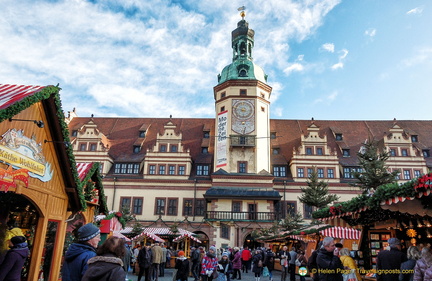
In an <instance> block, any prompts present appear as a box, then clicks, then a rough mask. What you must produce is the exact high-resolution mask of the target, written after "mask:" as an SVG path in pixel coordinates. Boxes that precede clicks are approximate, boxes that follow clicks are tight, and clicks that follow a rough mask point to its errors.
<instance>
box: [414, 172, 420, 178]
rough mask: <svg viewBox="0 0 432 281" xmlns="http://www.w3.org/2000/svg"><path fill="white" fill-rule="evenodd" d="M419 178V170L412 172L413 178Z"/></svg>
mask: <svg viewBox="0 0 432 281" xmlns="http://www.w3.org/2000/svg"><path fill="white" fill-rule="evenodd" d="M420 176H421V171H420V170H414V177H415V178H419V177H420Z"/></svg>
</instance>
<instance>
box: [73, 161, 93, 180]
mask: <svg viewBox="0 0 432 281" xmlns="http://www.w3.org/2000/svg"><path fill="white" fill-rule="evenodd" d="M92 167H93V163H78V164H77V172H78V178H79V179H80V181H82V180H83V179H84V178H85V177H86V176H87V173H88V172H89V171H90V169H91V168H92Z"/></svg>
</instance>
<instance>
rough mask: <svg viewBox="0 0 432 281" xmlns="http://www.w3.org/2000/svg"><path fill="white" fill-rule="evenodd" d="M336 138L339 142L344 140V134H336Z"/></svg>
mask: <svg viewBox="0 0 432 281" xmlns="http://www.w3.org/2000/svg"><path fill="white" fill-rule="evenodd" d="M335 138H336V140H337V141H341V140H343V137H342V134H335Z"/></svg>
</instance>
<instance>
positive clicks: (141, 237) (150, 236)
mask: <svg viewBox="0 0 432 281" xmlns="http://www.w3.org/2000/svg"><path fill="white" fill-rule="evenodd" d="M145 237H147V238H150V239H152V240H154V241H156V242H165V240H163V239H162V238H160V237H159V236H157V235H156V234H153V233H149V232H145V231H143V232H141V234H139V235H137V236H135V237H134V238H132V240H134V241H136V240H142V239H144V238H145Z"/></svg>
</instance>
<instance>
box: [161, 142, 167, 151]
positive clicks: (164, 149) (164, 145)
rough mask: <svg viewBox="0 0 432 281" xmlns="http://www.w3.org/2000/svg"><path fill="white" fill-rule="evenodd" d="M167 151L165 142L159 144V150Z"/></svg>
mask: <svg viewBox="0 0 432 281" xmlns="http://www.w3.org/2000/svg"><path fill="white" fill-rule="evenodd" d="M166 151H167V146H166V144H161V145H160V147H159V152H166Z"/></svg>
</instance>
